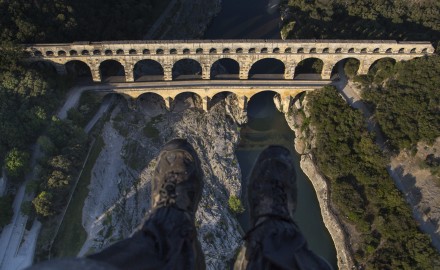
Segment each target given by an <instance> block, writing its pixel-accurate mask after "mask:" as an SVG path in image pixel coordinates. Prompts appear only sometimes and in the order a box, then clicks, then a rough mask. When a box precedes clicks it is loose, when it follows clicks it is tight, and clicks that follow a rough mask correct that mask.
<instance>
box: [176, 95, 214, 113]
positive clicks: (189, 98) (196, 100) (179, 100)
mask: <svg viewBox="0 0 440 270" xmlns="http://www.w3.org/2000/svg"><path fill="white" fill-rule="evenodd" d="M205 99H207V98H205ZM170 107H171V108H170V109H171V110H172V111H174V112H182V111H184V110H186V109H189V108H199V109H203V98H202V97H201V96H200V95H199V94H197V93H194V92H182V93H179V94H177V95H176V96H174V97H172V105H171V106H170Z"/></svg>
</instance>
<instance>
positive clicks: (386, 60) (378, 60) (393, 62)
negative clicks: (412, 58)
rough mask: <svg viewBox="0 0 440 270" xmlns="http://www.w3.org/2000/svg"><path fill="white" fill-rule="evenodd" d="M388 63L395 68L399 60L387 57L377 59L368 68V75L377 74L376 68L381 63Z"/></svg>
mask: <svg viewBox="0 0 440 270" xmlns="http://www.w3.org/2000/svg"><path fill="white" fill-rule="evenodd" d="M384 62H387V63H388V64H392V65H393V66H394V65H395V64H396V62H397V60H396V59H395V58H394V57H390V56H386V57H381V58H378V59H376V60H375V61H374V62H373V63H371V65H369V67H368V73H371V72H375V71H377V70H375V68H376V67H378V65H380V64H381V63H384Z"/></svg>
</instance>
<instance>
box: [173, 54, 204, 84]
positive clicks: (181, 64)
mask: <svg viewBox="0 0 440 270" xmlns="http://www.w3.org/2000/svg"><path fill="white" fill-rule="evenodd" d="M201 78H202V66H201V65H200V63H199V62H197V61H196V60H194V59H189V58H186V59H181V60H179V61H177V62H176V63H174V65H173V80H194V79H201Z"/></svg>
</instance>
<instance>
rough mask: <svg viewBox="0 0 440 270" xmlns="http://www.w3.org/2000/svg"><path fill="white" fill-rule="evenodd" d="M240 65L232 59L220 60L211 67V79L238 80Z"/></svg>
mask: <svg viewBox="0 0 440 270" xmlns="http://www.w3.org/2000/svg"><path fill="white" fill-rule="evenodd" d="M239 74H240V63H239V62H238V61H237V60H235V59H232V58H229V57H228V58H220V59H218V60H217V61H215V62H214V63H213V64H212V65H211V71H210V77H211V79H238V78H239Z"/></svg>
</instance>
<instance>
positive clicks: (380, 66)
mask: <svg viewBox="0 0 440 270" xmlns="http://www.w3.org/2000/svg"><path fill="white" fill-rule="evenodd" d="M395 64H396V60H395V59H393V58H391V57H384V58H380V59H378V60H376V61H374V62H373V64H371V66H370V67H369V69H368V75H372V76H383V77H385V76H387V74H388V73H389V72H390V71H391V69H392V68H393V67H394V65H395Z"/></svg>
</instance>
